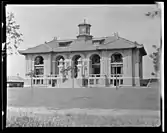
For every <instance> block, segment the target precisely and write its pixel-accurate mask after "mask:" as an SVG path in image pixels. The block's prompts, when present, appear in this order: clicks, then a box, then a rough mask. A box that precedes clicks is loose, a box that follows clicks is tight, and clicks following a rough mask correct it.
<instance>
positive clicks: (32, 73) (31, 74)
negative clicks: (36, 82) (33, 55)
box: [26, 70, 35, 87]
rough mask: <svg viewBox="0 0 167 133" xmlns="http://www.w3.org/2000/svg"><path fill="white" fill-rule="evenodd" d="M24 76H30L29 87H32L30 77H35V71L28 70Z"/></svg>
mask: <svg viewBox="0 0 167 133" xmlns="http://www.w3.org/2000/svg"><path fill="white" fill-rule="evenodd" d="M26 76H29V77H30V78H31V87H32V78H33V77H35V71H34V70H30V72H28V73H27V74H26Z"/></svg>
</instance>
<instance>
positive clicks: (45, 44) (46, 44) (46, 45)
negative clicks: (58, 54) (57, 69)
mask: <svg viewBox="0 0 167 133" xmlns="http://www.w3.org/2000/svg"><path fill="white" fill-rule="evenodd" d="M43 45H45V46H47V47H48V48H49V49H51V51H53V48H51V47H50V46H49V45H47V43H44V44H43Z"/></svg>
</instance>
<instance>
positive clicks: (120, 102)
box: [7, 87, 160, 126]
mask: <svg viewBox="0 0 167 133" xmlns="http://www.w3.org/2000/svg"><path fill="white" fill-rule="evenodd" d="M7 93H8V102H7V105H8V109H9V110H10V112H11V110H12V112H13V113H14V110H16V109H18V108H22V109H21V110H24V109H26V112H28V111H27V109H28V110H31V112H33V113H36V114H38V115H39V114H40V115H41V114H45V115H46V114H47V115H48V114H49V115H52V114H55V112H56V113H58V114H60V115H65V114H70V115H72V116H74V114H75V115H76V114H77V116H75V118H76V117H77V118H76V119H75V124H76V123H82V124H83V123H84V122H85V123H90V124H92V123H93V121H94V120H95V121H96V119H98V120H99V119H100V120H101V121H103V122H102V123H103V124H104V123H106V124H109V125H112V122H111V119H112V120H113V119H115V117H116V118H117V119H118V120H121V122H122V121H127V120H128V121H129V119H131V120H132V121H134V122H132V124H131V125H133V126H134V125H136V122H135V121H137V120H138V122H140V123H143V122H146V121H147V122H148V123H149V122H150V121H151V122H155V121H157V120H160V113H159V110H160V109H159V108H160V91H159V89H157V88H140V87H138V88H127V87H126V88H118V89H117V90H116V88H8V92H7ZM10 107H11V108H13V109H11V108H10ZM40 109H41V110H40ZM69 109H74V110H72V111H69ZM32 110H33V111H32ZM37 110H40V111H37ZM15 112H16V111H15ZM22 112H23V111H22ZM41 112H43V113H41ZM49 112H52V113H49ZM62 112H65V113H64V114H62ZM77 112H78V113H77ZM100 114H101V115H100ZM78 115H79V117H78ZM14 116H16V114H15V115H14ZM94 116H97V117H100V116H103V117H100V118H95V117H94ZM113 117H114V118H113ZM110 118H111V119H110ZM83 119H84V120H85V121H84V120H83ZM87 119H90V121H92V122H88V120H87ZM92 119H93V120H92ZM105 119H106V121H108V122H109V123H107V122H106V121H105ZM107 119H108V120H107ZM109 119H110V120H109ZM73 120H74V117H73ZM76 120H77V122H76ZM142 121H143V122H142ZM103 124H102V125H103ZM79 125H80V124H79Z"/></svg>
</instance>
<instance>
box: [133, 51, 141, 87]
mask: <svg viewBox="0 0 167 133" xmlns="http://www.w3.org/2000/svg"><path fill="white" fill-rule="evenodd" d="M132 57H133V61H132V65H133V68H134V69H133V71H132V72H133V83H134V85H135V86H140V73H139V62H140V57H139V49H133V55H132Z"/></svg>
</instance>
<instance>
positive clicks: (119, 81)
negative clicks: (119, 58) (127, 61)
mask: <svg viewBox="0 0 167 133" xmlns="http://www.w3.org/2000/svg"><path fill="white" fill-rule="evenodd" d="M108 79H109V85H112V86H119V85H123V74H111V75H109V77H108Z"/></svg>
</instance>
